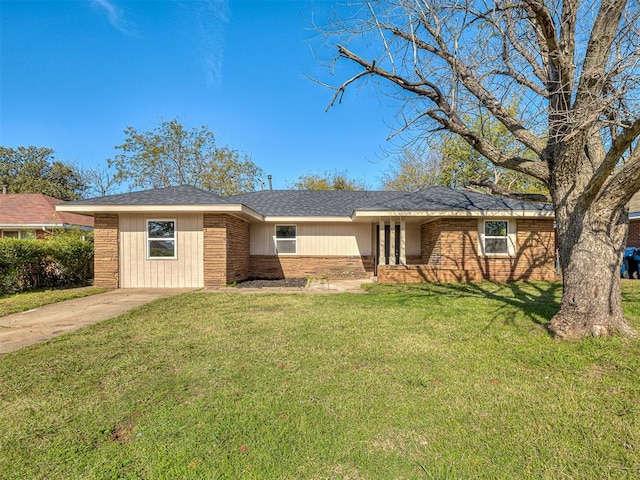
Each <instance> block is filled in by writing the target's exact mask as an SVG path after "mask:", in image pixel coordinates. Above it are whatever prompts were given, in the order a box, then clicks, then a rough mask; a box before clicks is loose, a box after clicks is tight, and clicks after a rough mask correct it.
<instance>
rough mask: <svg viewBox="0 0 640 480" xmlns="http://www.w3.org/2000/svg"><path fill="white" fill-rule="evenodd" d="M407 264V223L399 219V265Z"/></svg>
mask: <svg viewBox="0 0 640 480" xmlns="http://www.w3.org/2000/svg"><path fill="white" fill-rule="evenodd" d="M406 264H407V222H406V221H405V220H404V218H401V219H400V265H406Z"/></svg>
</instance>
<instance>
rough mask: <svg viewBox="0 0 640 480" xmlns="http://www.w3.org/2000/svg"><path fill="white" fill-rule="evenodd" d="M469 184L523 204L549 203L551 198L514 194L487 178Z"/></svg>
mask: <svg viewBox="0 0 640 480" xmlns="http://www.w3.org/2000/svg"><path fill="white" fill-rule="evenodd" d="M469 183H471V184H472V185H476V186H478V187H485V188H488V189H489V191H490V192H491V194H495V195H500V196H502V197H508V198H513V199H515V200H522V201H524V202H542V203H551V196H550V195H545V194H544V193H521V192H514V191H512V190H510V189H508V188H502V187H501V186H499V185H497V184H496V183H495V182H493V181H491V180H489V179H488V178H483V179H480V180H469Z"/></svg>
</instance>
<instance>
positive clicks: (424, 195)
mask: <svg viewBox="0 0 640 480" xmlns="http://www.w3.org/2000/svg"><path fill="white" fill-rule="evenodd" d="M56 209H57V210H58V212H72V213H83V214H88V215H93V216H94V217H95V234H94V239H95V248H96V253H95V281H94V283H95V285H98V286H106V287H119V288H135V287H147V288H149V287H150V288H154V287H156V288H165V287H205V288H214V287H221V286H224V285H227V284H229V283H232V282H236V281H241V280H244V279H247V278H287V277H351V278H363V277H369V276H377V278H378V281H379V282H388V283H398V282H429V281H442V282H456V281H465V282H469V281H480V280H483V279H488V280H494V281H509V280H531V279H553V278H555V277H556V272H555V248H554V247H555V235H554V228H553V209H552V208H551V207H550V206H549V205H543V204H535V203H527V202H520V201H516V200H512V199H507V198H502V197H496V196H490V195H483V194H479V193H474V192H468V191H464V190H455V189H450V188H446V187H433V188H429V189H426V190H423V191H421V192H415V193H407V192H376V191H301V190H286V191H277V190H276V191H272V190H266V191H259V192H252V193H247V194H242V195H235V196H232V197H220V196H217V195H214V194H212V193H210V192H206V191H203V190H200V189H197V188H194V187H189V186H182V187H170V188H165V189H156V190H146V191H143V192H134V193H128V194H120V195H112V196H107V197H102V198H96V199H89V200H81V201H76V202H66V203H63V204H60V205H58V206H57V207H56Z"/></svg>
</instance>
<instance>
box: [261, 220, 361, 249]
mask: <svg viewBox="0 0 640 480" xmlns="http://www.w3.org/2000/svg"><path fill="white" fill-rule="evenodd" d="M275 225H276V224H275V223H265V224H252V225H251V255H274V254H275V244H274V240H273V236H274V234H275ZM296 225H297V227H298V229H297V251H296V255H310V256H315V255H329V256H331V255H336V256H345V255H349V256H353V255H362V256H366V255H371V254H372V251H371V246H372V238H371V225H370V224H368V223H356V224H352V223H298V224H296Z"/></svg>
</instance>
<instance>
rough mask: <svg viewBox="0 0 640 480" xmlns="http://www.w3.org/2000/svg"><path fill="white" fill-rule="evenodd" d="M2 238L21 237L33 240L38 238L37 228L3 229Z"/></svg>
mask: <svg viewBox="0 0 640 480" xmlns="http://www.w3.org/2000/svg"><path fill="white" fill-rule="evenodd" d="M2 238H21V239H27V240H33V239H35V238H36V231H35V230H3V231H2Z"/></svg>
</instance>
